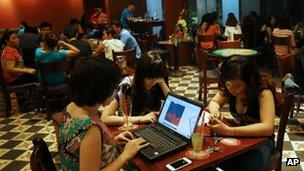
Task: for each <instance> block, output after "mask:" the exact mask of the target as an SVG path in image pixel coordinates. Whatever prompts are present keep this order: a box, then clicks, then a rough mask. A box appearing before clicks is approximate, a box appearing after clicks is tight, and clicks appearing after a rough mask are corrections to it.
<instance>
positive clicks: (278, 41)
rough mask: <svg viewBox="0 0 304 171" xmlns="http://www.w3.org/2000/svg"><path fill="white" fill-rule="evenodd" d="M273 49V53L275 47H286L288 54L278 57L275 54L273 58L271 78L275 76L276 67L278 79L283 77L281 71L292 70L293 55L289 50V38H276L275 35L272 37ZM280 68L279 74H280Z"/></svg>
mask: <svg viewBox="0 0 304 171" xmlns="http://www.w3.org/2000/svg"><path fill="white" fill-rule="evenodd" d="M272 43H273V49H274V52H275V47H276V46H287V47H288V53H287V54H285V55H278V54H277V53H275V57H274V58H273V60H274V61H273V68H272V76H274V74H275V70H276V68H277V67H278V69H279V74H280V77H281V78H283V77H284V76H285V74H284V72H283V69H285V68H292V64H293V58H294V55H293V54H292V53H291V48H290V37H277V36H275V35H273V36H272ZM280 68H281V72H280Z"/></svg>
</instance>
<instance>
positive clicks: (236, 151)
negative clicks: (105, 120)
mask: <svg viewBox="0 0 304 171" xmlns="http://www.w3.org/2000/svg"><path fill="white" fill-rule="evenodd" d="M144 126H145V125H140V127H144ZM109 128H110V130H111V131H113V134H117V133H119V131H118V127H109ZM238 139H239V140H241V145H239V146H236V147H233V146H227V145H223V144H221V143H218V144H217V146H220V147H223V148H224V151H223V152H214V153H212V154H210V157H209V158H207V159H204V160H192V163H191V164H190V165H188V166H186V167H184V168H182V169H181V170H185V171H186V170H202V169H206V168H208V167H210V166H213V165H215V164H218V163H221V162H223V161H225V160H227V159H229V158H232V157H234V156H237V155H240V154H243V153H245V152H247V151H249V150H251V149H254V148H256V147H258V146H259V145H261V144H263V143H265V142H266V140H267V138H265V137H262V138H238ZM211 145H214V140H213V138H211V137H205V138H204V144H203V149H207V147H208V146H211ZM191 148H192V147H191V145H189V146H188V147H187V148H186V149H184V150H182V151H178V152H177V153H175V154H173V155H170V156H168V157H165V158H163V159H162V160H160V161H157V162H155V163H148V162H146V161H145V160H144V159H143V158H141V157H139V156H136V157H135V158H134V162H135V164H136V165H137V166H138V168H139V169H140V170H143V171H149V170H151V171H167V168H166V164H168V163H171V162H173V161H175V160H177V159H180V158H182V157H185V152H186V151H187V150H189V149H191Z"/></svg>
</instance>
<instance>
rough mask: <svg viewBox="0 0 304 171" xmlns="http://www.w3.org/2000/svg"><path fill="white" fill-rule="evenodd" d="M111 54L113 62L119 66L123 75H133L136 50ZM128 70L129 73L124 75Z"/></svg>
mask: <svg viewBox="0 0 304 171" xmlns="http://www.w3.org/2000/svg"><path fill="white" fill-rule="evenodd" d="M112 53H113V61H114V62H115V63H116V64H117V65H118V66H119V68H120V69H121V72H122V74H123V75H133V74H134V71H135V67H136V63H137V58H136V50H135V49H129V50H125V51H121V52H115V51H112ZM125 69H128V70H129V71H130V72H131V73H125V72H126V70H125Z"/></svg>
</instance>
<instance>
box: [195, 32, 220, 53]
mask: <svg viewBox="0 0 304 171" xmlns="http://www.w3.org/2000/svg"><path fill="white" fill-rule="evenodd" d="M215 38H216V36H215V35H203V34H201V33H198V34H197V42H198V44H197V48H199V49H202V47H201V43H202V42H213V43H214V44H215Z"/></svg>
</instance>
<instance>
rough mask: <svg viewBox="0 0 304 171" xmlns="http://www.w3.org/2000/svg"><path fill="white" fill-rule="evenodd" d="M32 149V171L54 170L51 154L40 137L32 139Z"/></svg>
mask: <svg viewBox="0 0 304 171" xmlns="http://www.w3.org/2000/svg"><path fill="white" fill-rule="evenodd" d="M32 142H33V145H34V150H33V152H32V155H31V158H30V166H31V170H32V171H51V170H56V166H55V164H54V162H53V159H52V155H51V153H50V151H49V149H48V146H47V144H46V143H45V142H44V140H43V139H42V138H35V139H33V141H32Z"/></svg>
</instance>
